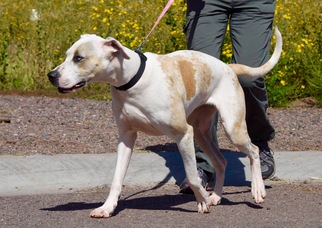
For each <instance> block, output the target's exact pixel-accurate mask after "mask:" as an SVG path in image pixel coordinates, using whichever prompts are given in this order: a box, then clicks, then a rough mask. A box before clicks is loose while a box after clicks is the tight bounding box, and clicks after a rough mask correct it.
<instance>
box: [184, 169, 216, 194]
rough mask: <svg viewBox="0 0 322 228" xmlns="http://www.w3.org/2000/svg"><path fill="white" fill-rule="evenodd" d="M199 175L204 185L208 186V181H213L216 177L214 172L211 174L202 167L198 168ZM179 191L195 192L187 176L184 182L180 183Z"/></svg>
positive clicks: (185, 192)
mask: <svg viewBox="0 0 322 228" xmlns="http://www.w3.org/2000/svg"><path fill="white" fill-rule="evenodd" d="M198 176H199V180H200V182H201V185H202V187H204V188H206V186H207V184H208V182H212V181H213V179H214V177H213V174H210V173H208V172H206V171H204V170H203V169H201V168H198ZM207 190H209V191H210V190H211V189H207ZM179 193H184V194H193V191H192V189H191V188H190V186H189V184H188V181H187V178H185V179H184V180H183V181H182V183H181V184H180V191H179Z"/></svg>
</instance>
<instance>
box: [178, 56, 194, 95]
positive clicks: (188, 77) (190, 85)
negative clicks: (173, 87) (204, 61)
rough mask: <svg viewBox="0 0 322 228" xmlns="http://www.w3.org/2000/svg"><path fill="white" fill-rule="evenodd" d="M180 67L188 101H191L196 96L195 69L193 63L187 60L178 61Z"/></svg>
mask: <svg viewBox="0 0 322 228" xmlns="http://www.w3.org/2000/svg"><path fill="white" fill-rule="evenodd" d="M178 66H179V69H180V73H181V77H182V81H183V84H184V87H185V88H186V96H187V100H190V99H191V98H192V97H194V96H195V95H196V79H195V74H196V72H195V69H194V68H193V64H192V62H189V61H186V60H180V61H178Z"/></svg>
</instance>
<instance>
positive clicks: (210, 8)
mask: <svg viewBox="0 0 322 228" xmlns="http://www.w3.org/2000/svg"><path fill="white" fill-rule="evenodd" d="M228 3H229V1H227V2H225V1H213V0H212V1H211V0H210V1H200V0H188V10H187V22H186V25H185V28H184V32H185V34H186V39H187V46H188V49H189V50H196V51H201V52H203V53H206V54H209V55H211V56H214V57H216V58H219V57H220V52H221V46H222V43H223V40H224V36H225V33H226V29H227V24H228V14H227V11H226V7H227V4H228ZM217 122H218V114H216V115H215V117H214V119H213V121H212V124H213V127H212V135H213V140H214V142H215V143H216V144H217V145H218V141H217ZM195 148H196V158H197V167H198V168H201V169H203V170H204V171H206V172H208V173H210V174H213V173H214V168H213V166H212V163H211V161H210V160H209V158H208V157H207V155H205V154H204V153H203V152H202V151H201V149H200V148H199V146H198V145H197V144H195Z"/></svg>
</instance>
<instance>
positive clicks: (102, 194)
mask: <svg viewBox="0 0 322 228" xmlns="http://www.w3.org/2000/svg"><path fill="white" fill-rule="evenodd" d="M225 156H226V158H227V160H228V172H227V177H226V183H225V187H224V199H223V202H222V205H220V206H216V207H213V209H212V213H210V214H203V215H202V214H198V213H196V203H195V201H194V197H193V196H192V195H183V194H178V186H177V185H176V184H175V183H176V182H180V181H181V180H182V179H183V178H184V173H183V171H182V162H181V158H180V156H179V154H178V153H176V152H167V153H135V154H133V157H132V161H131V164H130V168H129V171H128V174H127V177H126V180H125V188H124V191H123V194H122V197H121V199H120V203H119V205H118V207H117V209H116V213H115V216H113V217H112V218H110V219H107V220H105V219H101V220H96V219H90V218H89V213H90V211H91V210H92V209H94V208H95V207H97V206H99V205H101V203H102V202H103V201H104V200H105V198H106V196H107V192H108V187H102V188H99V187H98V188H95V189H90V190H88V189H87V188H89V187H95V186H101V185H103V184H108V183H110V182H111V177H112V173H113V171H114V163H115V154H114V153H108V154H96V155H53V156H48V155H47V156H44V155H33V156H27V157H15V156H0V183H1V185H0V227H107V226H112V227H196V226H198V227H200V226H214V227H246V226H247V227H322V165H321V164H322V152H321V151H320V152H318V151H314V152H308V151H307V152H276V153H275V158H276V163H277V167H278V169H277V172H276V179H275V180H276V181H266V187H267V194H268V197H267V199H266V202H265V203H264V204H263V205H261V206H258V205H255V204H253V201H252V199H251V195H250V187H249V184H250V182H249V180H250V175H249V165H248V161H247V158H245V157H243V156H242V154H240V153H232V152H225ZM152 188H153V190H151V189H152ZM84 189H87V190H84Z"/></svg>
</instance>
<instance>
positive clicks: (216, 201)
mask: <svg viewBox="0 0 322 228" xmlns="http://www.w3.org/2000/svg"><path fill="white" fill-rule="evenodd" d="M209 198H210V205H212V206H216V205H218V204H220V203H221V197H220V196H218V195H217V194H216V193H214V192H213V193H212V194H211V195H210V196H209Z"/></svg>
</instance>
